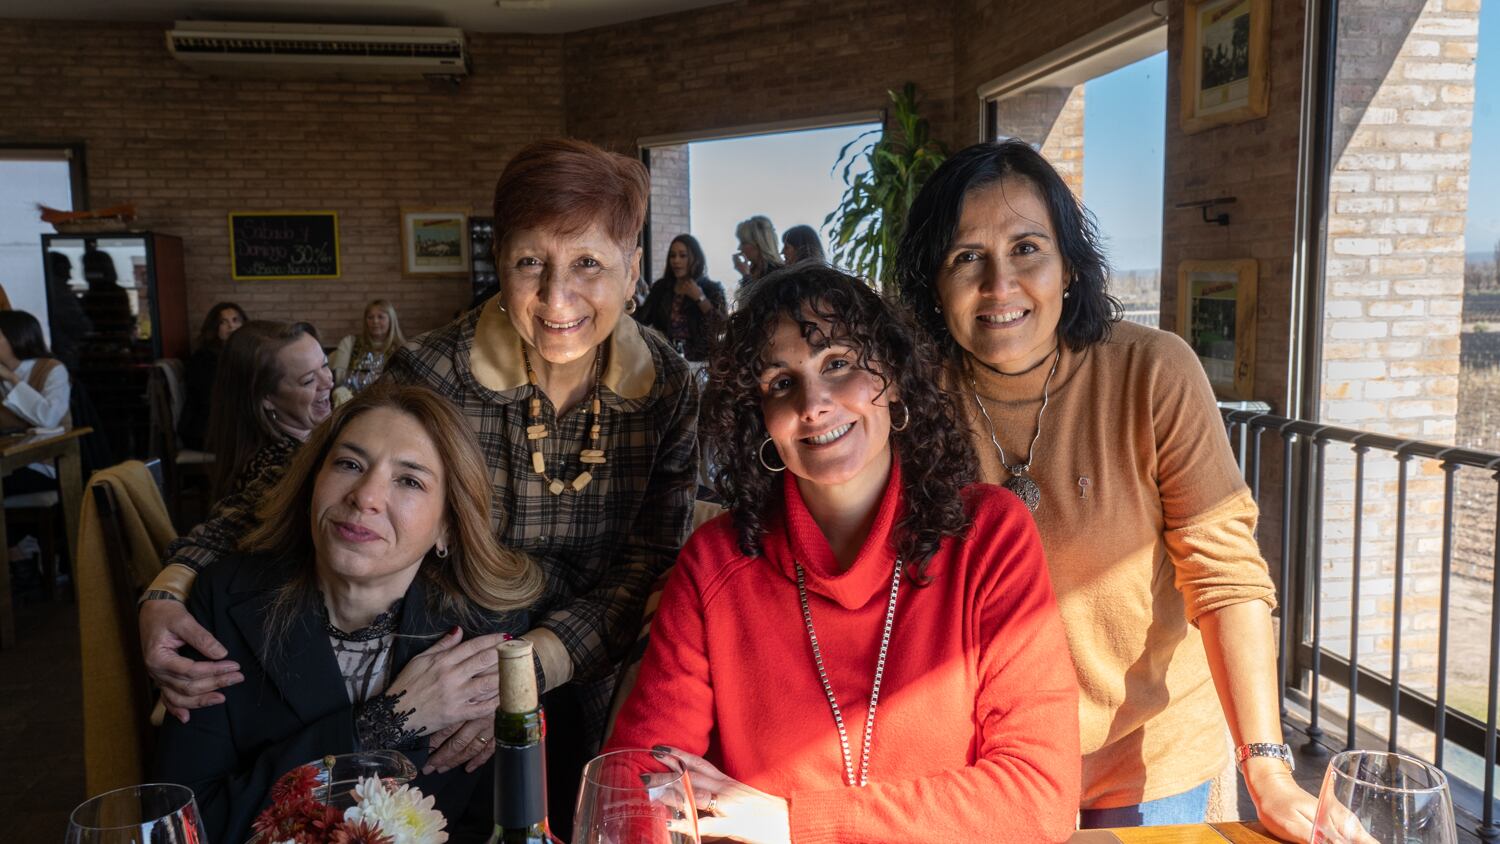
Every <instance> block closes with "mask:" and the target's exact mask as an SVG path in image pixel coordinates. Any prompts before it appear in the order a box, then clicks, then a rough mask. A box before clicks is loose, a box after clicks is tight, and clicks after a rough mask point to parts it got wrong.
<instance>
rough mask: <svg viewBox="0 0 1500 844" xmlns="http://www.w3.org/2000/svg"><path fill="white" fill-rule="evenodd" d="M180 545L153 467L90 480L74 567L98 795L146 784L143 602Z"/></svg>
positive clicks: (115, 470) (87, 747)
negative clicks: (169, 553)
mask: <svg viewBox="0 0 1500 844" xmlns="http://www.w3.org/2000/svg"><path fill="white" fill-rule="evenodd" d="M174 538H176V532H175V531H174V530H173V529H172V522H171V519H170V517H169V516H168V515H167V507H166V502H164V501H163V500H162V497H161V489H160V487H159V486H158V485H157V482H156V478H155V477H154V473H153V470H152V468H151V467H148V466H146V465H145V464H143V463H141V462H139V461H134V460H131V461H126V462H125V463H121V464H119V465H117V466H111V467H110V468H108V469H104V470H101V471H99V472H95V473H94V476H93V477H92V478H90V479H89V485H88V490H87V494H86V495H85V496H84V500H83V515H82V518H81V519H80V524H79V535H78V560H77V562H76V564H75V566H74V569H75V570H74V583H75V585H76V588H77V591H78V627H79V642H80V646H81V648H82V673H83V701H84V711H83V735H84V771H85V778H86V785H87V791H88V793H89V794H98V793H100V792H103V791H108V790H110V789H112V788H117V787H120V786H124V785H132V784H134V783H138V782H144V781H145V773H146V770H145V768H146V761H147V759H149V757H150V751H151V747H152V743H153V742H152V732H151V728H150V726H149V724H150V714H151V705H152V694H151V686H150V682H149V680H148V678H147V676H146V670H145V665H144V663H143V662H142V659H141V646H140V638H139V633H138V631H137V628H136V600H137V598H138V597H139V596H140V594H141V592H142V591H143V590H144V589H145V588H146V586H147V585H149V584H150V582H151V579H152V578H153V577H154V576H155V575H156V573H157V572H158V571H160V569H161V560H162V559H163V558H164V557H165V554H166V546H167V543H169V542H171V541H172V540H173V539H174Z"/></svg>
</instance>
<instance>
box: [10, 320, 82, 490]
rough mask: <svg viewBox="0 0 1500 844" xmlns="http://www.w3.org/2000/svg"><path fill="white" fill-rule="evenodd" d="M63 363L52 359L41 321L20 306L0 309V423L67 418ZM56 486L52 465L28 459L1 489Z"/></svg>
mask: <svg viewBox="0 0 1500 844" xmlns="http://www.w3.org/2000/svg"><path fill="white" fill-rule="evenodd" d="M69 392H70V387H69V380H68V368H67V367H66V366H63V365H62V363H60V362H59V361H58V360H57V359H55V358H53V357H52V355H51V352H49V351H48V350H47V341H46V340H45V339H43V337H42V326H41V323H39V322H37V320H36V317H34V316H32V315H31V314H29V313H27V312H25V311H0V396H3V397H4V399H3V402H0V428H3V429H6V430H11V431H16V430H21V431H24V430H26V429H28V428H59V427H63V426H65V425H67V424H68V423H69V419H68V397H69ZM56 489H57V469H56V468H55V467H53V465H52V464H51V463H32V464H31V465H29V466H26V467H24V468H21V469H17V470H16V471H14V472H12V473H11V474H10V475H9V476H7V477H6V479H5V494H6V495H19V494H22V493H27V492H42V491H45V490H56Z"/></svg>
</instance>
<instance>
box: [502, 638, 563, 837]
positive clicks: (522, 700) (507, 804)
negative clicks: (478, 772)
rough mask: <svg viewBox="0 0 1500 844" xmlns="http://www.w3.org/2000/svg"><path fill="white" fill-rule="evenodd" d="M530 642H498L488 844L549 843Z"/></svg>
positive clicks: (541, 724) (542, 738)
mask: <svg viewBox="0 0 1500 844" xmlns="http://www.w3.org/2000/svg"><path fill="white" fill-rule="evenodd" d="M531 650H532V649H531V643H530V642H528V641H526V640H525V639H511V640H509V641H506V642H501V643H500V646H499V648H498V651H499V656H500V701H499V704H498V706H496V708H495V761H494V766H495V831H494V833H493V834H491V835H490V841H489V844H550V843H551V842H553V841H555V840H556V839H554V838H553V837H552V835H551V833H550V832H549V831H548V829H547V760H546V755H547V754H546V740H547V719H546V717H545V716H544V715H543V714H542V706H541V703H540V701H539V699H538V696H537V690H536V669H535V668H534V667H533V665H532V656H531Z"/></svg>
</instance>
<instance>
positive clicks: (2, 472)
mask: <svg viewBox="0 0 1500 844" xmlns="http://www.w3.org/2000/svg"><path fill="white" fill-rule="evenodd" d="M93 430H94V429H93V428H88V427H83V428H69V429H67V430H64V431H61V432H57V433H45V434H39V433H32V432H26V433H18V434H10V435H6V436H0V479H4V478H5V477H7V476H9V475H10V473H11V472H14V471H16V470H17V469H20V468H23V467H25V466H29V465H31V464H32V463H49V462H50V463H52V464H53V465H54V466H55V467H56V468H57V490H58V497H59V499H60V501H61V503H62V515H63V533H64V534H65V535H66V536H67V541H68V559H69V560H74V559H77V557H78V513H79V511H80V509H81V505H82V502H83V469H82V467H81V466H80V465H79V449H78V439H79V438H80V437H82V436H83V435H84V434H88V433H91V432H92V431H93ZM9 548H10V543H9V540H8V539H7V537H6V535H5V519H4V518H0V549H9ZM54 572H55V570H54ZM53 581H54V582H52V583H47V584H45V588H46V590H47V594H48V595H50V594H51V593H52V590H53V589H54V588H56V582H55V581H56V578H55V577H54V578H53ZM15 643H16V618H15V610H14V609H13V607H12V606H11V594H10V566H9V564H5V565H0V648H8V647H11V646H12V645H14V644H15Z"/></svg>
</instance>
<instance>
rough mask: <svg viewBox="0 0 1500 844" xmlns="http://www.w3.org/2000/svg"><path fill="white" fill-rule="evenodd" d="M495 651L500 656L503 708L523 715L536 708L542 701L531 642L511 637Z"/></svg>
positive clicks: (502, 710) (501, 702) (501, 707)
mask: <svg viewBox="0 0 1500 844" xmlns="http://www.w3.org/2000/svg"><path fill="white" fill-rule="evenodd" d="M495 651H496V655H497V656H499V657H500V704H499V708H500V711H501V712H509V713H512V714H521V713H525V712H531V711H533V710H535V709H536V708H537V706H538V705H539V704H538V701H537V694H536V667H535V665H534V663H533V660H532V657H531V643H530V642H528V641H526V640H525V639H510V640H508V641H504V642H501V643H500V644H499V646H498V647H496V648H495Z"/></svg>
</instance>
